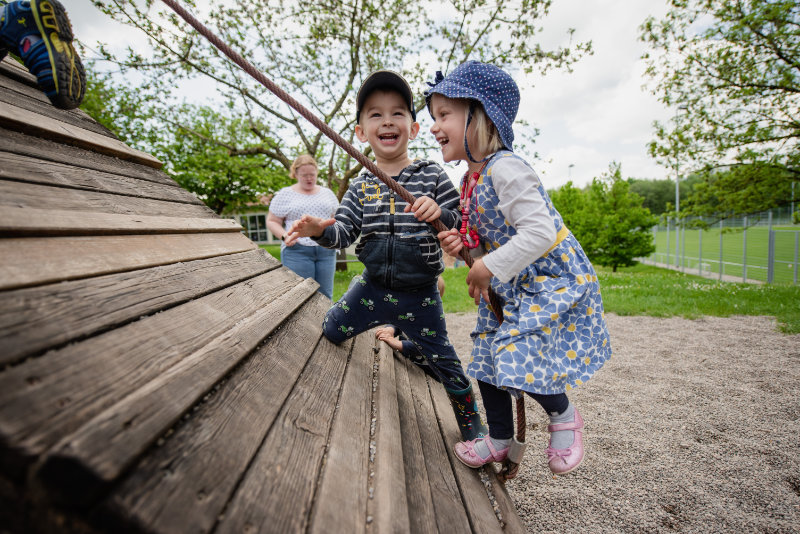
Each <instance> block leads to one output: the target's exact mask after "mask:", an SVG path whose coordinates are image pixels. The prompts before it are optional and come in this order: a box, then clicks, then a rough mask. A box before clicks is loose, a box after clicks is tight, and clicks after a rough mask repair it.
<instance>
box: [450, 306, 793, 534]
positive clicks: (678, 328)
mask: <svg viewBox="0 0 800 534" xmlns="http://www.w3.org/2000/svg"><path fill="white" fill-rule="evenodd" d="M607 321H608V326H609V331H610V333H611V343H612V347H613V349H614V355H613V357H612V358H611V360H610V361H609V362H607V363H606V365H605V366H604V367H603V368H602V369H601V370H600V371H599V372H598V373H597V374H596V375H595V376H594V377H593V378H592V380H590V381H589V382H588V383H587V384H586V385H584V386H582V387H580V388H578V389H576V390H574V391H573V392H571V393H570V400H571V401H572V402H573V403H574V404H575V405H576V406H577V407H578V409H579V410H580V411H581V414H582V415H583V417H584V420H585V421H586V428H585V430H584V444H585V446H586V451H587V452H586V458H585V459H584V461H583V464H582V465H581V466H580V467H579V468H578V469H577V470H576V471H574V472H572V473H570V474H568V475H564V476H559V477H553V476H552V475H551V474H550V471H549V469H548V468H547V465H546V461H545V455H544V449H545V447H546V444H547V439H548V433H547V432H546V426H547V418H546V416H545V414H544V412H543V411H542V410H541V408H540V407H539V406H538V405H537V404H535V403H534V402H533V401H532V400H531V399H528V401H527V403H526V408H527V421H528V432H527V442H528V449H527V451H526V455H525V462H524V463H523V464H522V466H521V468H520V474H519V475H518V477H517V478H516V479H515V480H513V481H510V482H509V483H508V490H509V493H510V495H511V497H512V498H513V499H514V502H515V503H516V506H517V510H518V512H519V515H520V517H521V518H522V520H523V522H524V523H525V525H526V527H527V529H528V531H529V532H537V533H538V532H551V533H561V532H563V533H571V534H575V533H593V534H594V533H602V532H636V533H640V532H703V533H713V532H740V533H750V532H764V533H766V532H776V533H777V532H781V533H783V532H785V533H789V532H792V533H798V532H800V434H798V431H800V335H786V334H782V333H780V332H779V331H778V330H777V328H776V324H775V321H774V319H772V318H770V317H732V318H718V317H706V318H702V319H697V320H686V319H681V318H668V319H664V318H655V317H619V316H616V315H613V314H608V315H607ZM474 323H475V316H474V314H448V315H447V326H448V334H449V336H450V340H451V341H452V342H453V344H454V345H455V347H456V349H457V350H458V353H459V355H461V356H462V359H463V360H466V359H467V358H468V356H469V353H470V349H471V341H470V339H469V332H470V330H471V329H472V327H473V326H474Z"/></svg>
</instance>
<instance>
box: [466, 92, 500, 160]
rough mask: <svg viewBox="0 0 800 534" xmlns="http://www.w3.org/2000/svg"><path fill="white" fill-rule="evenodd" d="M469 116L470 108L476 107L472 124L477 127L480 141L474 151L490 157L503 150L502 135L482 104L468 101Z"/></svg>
mask: <svg viewBox="0 0 800 534" xmlns="http://www.w3.org/2000/svg"><path fill="white" fill-rule="evenodd" d="M466 102H467V114H469V106H470V105H474V106H475V109H474V110H473V112H472V123H471V124H474V125H475V135H476V137H477V139H478V146H476V147H473V148H472V150H475V151H476V152H479V153H481V154H483V155H484V156H488V155H489V154H494V153H495V152H497V151H498V150H500V149H501V148H503V141H501V140H500V133H499V132H498V131H497V127H495V125H494V123H493V122H492V121H491V119H490V118H489V116H488V115H487V114H486V111H485V110H484V109H483V106H482V105H481V103H480V102H475V101H472V100H468V101H466Z"/></svg>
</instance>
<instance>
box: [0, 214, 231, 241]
mask: <svg viewBox="0 0 800 534" xmlns="http://www.w3.org/2000/svg"><path fill="white" fill-rule="evenodd" d="M241 231H242V226H241V225H240V224H239V223H238V222H236V221H234V220H233V219H222V218H211V217H204V218H181V217H165V216H157V215H155V216H154V215H128V214H118V213H96V212H93V211H67V210H41V209H31V208H14V207H5V208H3V210H2V211H0V235H4V236H59V235H62V236H69V235H73V236H75V235H95V236H97V235H125V234H140V235H144V234H188V233H208V232H241Z"/></svg>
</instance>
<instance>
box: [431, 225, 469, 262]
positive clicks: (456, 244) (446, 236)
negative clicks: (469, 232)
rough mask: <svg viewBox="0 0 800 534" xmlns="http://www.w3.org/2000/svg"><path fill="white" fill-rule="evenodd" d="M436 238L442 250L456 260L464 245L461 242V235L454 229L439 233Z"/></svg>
mask: <svg viewBox="0 0 800 534" xmlns="http://www.w3.org/2000/svg"><path fill="white" fill-rule="evenodd" d="M436 237H437V238H438V239H439V242H440V243H441V244H442V250H444V251H445V252H447V254H449V255H450V256H453V257H454V258H457V257H458V253H459V252H460V251H461V249H462V248H464V243H462V242H461V234H459V233H458V230H456V229H455V228H453V229H452V230H445V231H444V232H439V233H438V234H437V235H436Z"/></svg>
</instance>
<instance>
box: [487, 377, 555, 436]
mask: <svg viewBox="0 0 800 534" xmlns="http://www.w3.org/2000/svg"><path fill="white" fill-rule="evenodd" d="M478 387H479V388H480V390H481V397H482V398H483V407H484V408H485V409H486V422H487V423H488V424H489V435H490V436H492V437H493V438H495V439H510V438H512V437H513V436H514V413H513V411H512V410H511V394H510V393H509V392H508V391H505V390H503V389H500V388H498V387H496V386H493V385H492V384H488V383H486V382H481V381H480V380H479V381H478ZM528 395H530V396H531V397H532V398H533V400H535V401H536V402H538V403H539V405H540V406H541V407H542V408H544V411H545V412H547V414H548V415H552V414H553V412H555V413H556V414H561V413H564V412H565V411H566V410H567V408H568V407H569V399H568V398H567V394H566V393H557V394H555V395H539V394H537V393H528Z"/></svg>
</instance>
